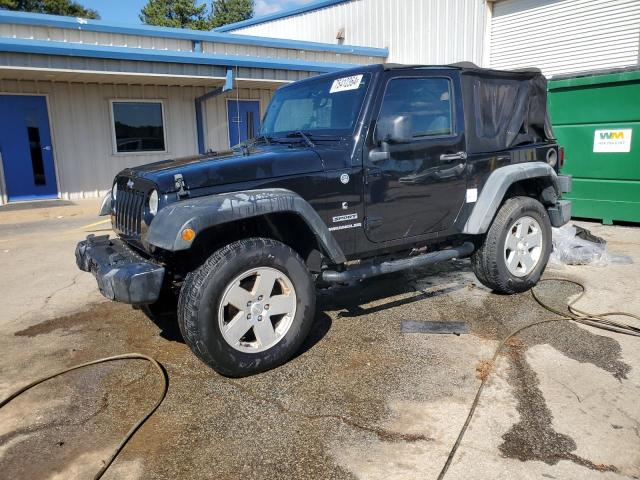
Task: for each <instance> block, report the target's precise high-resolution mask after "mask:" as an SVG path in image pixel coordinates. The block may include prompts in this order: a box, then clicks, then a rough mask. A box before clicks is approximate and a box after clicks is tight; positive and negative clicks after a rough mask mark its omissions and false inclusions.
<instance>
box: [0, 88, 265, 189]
mask: <svg viewBox="0 0 640 480" xmlns="http://www.w3.org/2000/svg"><path fill="white" fill-rule="evenodd" d="M0 93H22V94H44V95H47V96H48V103H49V118H50V121H51V130H52V131H51V133H52V137H53V148H54V157H55V163H56V169H57V174H58V189H59V191H60V192H61V196H62V197H63V198H66V199H74V198H83V197H93V196H97V195H102V194H104V192H105V191H106V190H107V189H108V188H110V186H111V181H112V180H113V177H114V176H115V174H116V173H118V172H119V171H120V170H122V169H123V168H126V167H130V166H135V165H141V164H144V163H149V162H153V161H157V160H162V159H165V158H170V157H177V156H184V155H193V154H195V153H197V150H198V148H197V141H196V125H195V106H194V99H195V98H196V97H197V96H199V95H202V94H204V93H205V89H203V88H201V87H175V86H141V85H111V84H80V83H61V82H34V81H16V80H2V79H0ZM238 93H239V96H240V98H250V99H253V98H255V99H259V100H260V102H261V114H262V113H264V109H265V108H266V105H267V103H268V101H269V99H270V98H271V95H272V91H271V90H269V89H257V90H253V89H251V90H248V89H240V90H239V92H238ZM229 96H232V97H233V98H235V92H234V93H233V95H229ZM110 99H153V100H156V99H160V100H163V102H164V109H165V122H166V123H165V130H166V137H167V148H168V150H169V152H168V153H151V154H147V153H145V154H134V155H122V154H118V155H114V154H113V144H112V137H111V128H112V125H111V113H110V109H109V100H110ZM206 127H208V128H206V132H207V135H206V146H207V148H211V149H213V150H222V149H226V148H228V146H229V140H228V130H227V113H226V101H225V100H224V98H223V97H217V98H214V99H212V100H210V101H208V102H207V106H206Z"/></svg>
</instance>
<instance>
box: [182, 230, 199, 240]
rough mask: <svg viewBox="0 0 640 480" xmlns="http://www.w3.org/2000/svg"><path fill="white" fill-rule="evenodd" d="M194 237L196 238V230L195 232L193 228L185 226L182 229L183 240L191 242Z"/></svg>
mask: <svg viewBox="0 0 640 480" xmlns="http://www.w3.org/2000/svg"><path fill="white" fill-rule="evenodd" d="M194 238H196V232H194V231H193V229H192V228H185V229H184V230H182V240H184V241H185V242H190V241H191V240H193V239H194Z"/></svg>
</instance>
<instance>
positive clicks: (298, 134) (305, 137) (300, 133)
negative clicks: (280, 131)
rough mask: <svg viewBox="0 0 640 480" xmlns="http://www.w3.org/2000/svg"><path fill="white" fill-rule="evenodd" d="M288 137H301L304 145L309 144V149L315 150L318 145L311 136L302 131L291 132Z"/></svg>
mask: <svg viewBox="0 0 640 480" xmlns="http://www.w3.org/2000/svg"><path fill="white" fill-rule="evenodd" d="M287 137H288V138H292V137H300V138H302V139H303V140H304V143H306V144H307V147H311V148H314V147H315V146H316V144H315V143H313V142H312V141H311V139H310V138H309V135H308V134H306V133H304V132H303V131H302V130H296V131H295V132H291V133H290V134H289V135H287Z"/></svg>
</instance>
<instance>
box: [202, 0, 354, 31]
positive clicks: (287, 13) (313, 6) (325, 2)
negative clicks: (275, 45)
mask: <svg viewBox="0 0 640 480" xmlns="http://www.w3.org/2000/svg"><path fill="white" fill-rule="evenodd" d="M350 1H351V0H322V1H318V2H315V3H310V4H309V5H305V6H303V7H298V8H291V9H287V10H282V11H280V12H276V13H272V14H270V15H262V16H260V17H254V18H250V19H248V20H243V21H241V22H236V23H230V24H228V25H223V26H221V27H218V28H214V30H215V31H216V32H229V31H231V30H237V29H238V28H244V27H250V26H251V25H258V24H260V23H265V22H271V21H272V20H279V19H280V18H286V17H292V16H294V15H299V14H301V13H306V12H311V11H313V10H319V9H321V8H326V7H331V6H333V5H337V4H339V3H345V2H350Z"/></svg>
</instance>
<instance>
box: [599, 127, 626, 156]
mask: <svg viewBox="0 0 640 480" xmlns="http://www.w3.org/2000/svg"><path fill="white" fill-rule="evenodd" d="M632 133H633V130H632V129H631V128H619V129H616V130H596V131H595V132H594V135H593V151H594V152H603V153H604V152H608V153H628V152H630V151H631V134H632Z"/></svg>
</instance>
